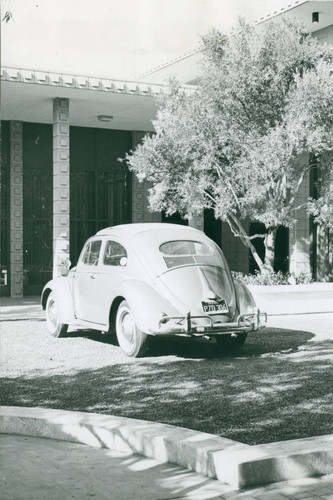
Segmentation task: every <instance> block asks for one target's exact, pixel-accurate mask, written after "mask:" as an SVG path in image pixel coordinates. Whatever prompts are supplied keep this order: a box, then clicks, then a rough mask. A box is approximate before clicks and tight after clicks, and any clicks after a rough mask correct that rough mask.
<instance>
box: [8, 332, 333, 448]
mask: <svg viewBox="0 0 333 500" xmlns="http://www.w3.org/2000/svg"><path fill="white" fill-rule="evenodd" d="M74 335H81V336H82V335H83V336H85V338H87V341H88V342H90V341H92V342H91V356H94V343H95V342H96V341H98V342H104V341H105V340H106V338H105V337H103V336H100V335H98V334H97V333H94V332H93V333H91V332H87V331H81V332H77V333H75V334H74ZM72 337H73V335H72ZM312 337H313V335H312V334H311V333H308V332H300V331H290V330H282V329H271V328H269V329H267V332H266V333H260V332H258V333H255V334H253V335H250V336H249V338H248V341H247V343H246V344H245V345H244V347H243V349H242V350H241V351H240V352H239V353H238V354H237V355H234V356H224V357H223V356H221V355H219V354H218V353H217V350H216V345H214V344H212V343H207V344H206V343H203V342H198V341H191V340H188V339H182V338H180V339H172V341H171V342H168V341H167V339H163V340H162V341H161V342H160V343H159V344H158V343H156V342H154V344H155V345H154V346H153V347H152V350H151V354H150V356H147V357H145V358H142V359H136V360H133V359H129V360H128V361H127V360H126V359H125V360H124V359H122V361H121V362H119V361H118V362H117V361H115V360H114V361H113V364H111V363H110V365H109V366H104V367H102V368H99V369H94V370H85V369H83V370H80V371H76V372H74V371H73V373H68V370H67V371H66V372H64V374H56V375H49V374H48V373H47V371H46V370H44V371H43V372H42V373H26V374H25V375H22V376H20V377H16V378H10V379H6V380H3V381H2V394H3V397H2V404H4V405H13V406H39V407H48V408H59V409H66V410H78V411H89V412H96V413H106V414H112V415H121V416H125V417H132V418H139V419H144V420H152V421H158V422H162V423H169V424H173V425H179V426H182V427H187V428H192V429H196V430H200V431H204V432H210V433H214V434H219V435H222V436H224V437H228V438H231V439H235V440H237V441H242V442H246V443H248V444H253V443H264V442H272V441H278V440H286V439H296V438H301V437H308V436H314V435H321V434H326V433H330V432H331V431H332V428H331V420H332V395H331V374H332V357H333V342H332V341H325V342H313V341H312V342H308V341H309V340H310V339H311V338H312ZM61 341H62V342H64V343H65V341H66V339H61ZM64 345H65V344H64ZM105 349H113V350H114V349H116V348H115V347H113V346H107V345H105ZM113 352H114V351H113ZM119 356H120V357H121V356H122V355H121V354H119Z"/></svg>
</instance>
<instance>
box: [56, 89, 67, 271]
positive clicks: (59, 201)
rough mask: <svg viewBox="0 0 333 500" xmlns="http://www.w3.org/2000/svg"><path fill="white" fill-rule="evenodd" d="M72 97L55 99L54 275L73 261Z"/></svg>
mask: <svg viewBox="0 0 333 500" xmlns="http://www.w3.org/2000/svg"><path fill="white" fill-rule="evenodd" d="M69 189H70V183H69V100H68V99H64V98H60V97H57V98H56V99H54V100H53V277H54V278H56V277H58V276H61V275H64V274H66V270H67V269H68V262H69Z"/></svg>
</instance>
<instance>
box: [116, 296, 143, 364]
mask: <svg viewBox="0 0 333 500" xmlns="http://www.w3.org/2000/svg"><path fill="white" fill-rule="evenodd" d="M116 333H117V339H118V342H119V345H120V347H121V349H122V350H123V351H124V353H125V354H127V356H131V357H133V358H138V357H140V356H143V355H144V354H145V353H146V352H147V349H148V343H149V336H148V335H147V334H146V333H144V332H142V331H141V330H140V329H139V328H138V327H137V326H136V324H135V321H134V317H133V314H132V313H131V310H130V308H129V305H128V303H127V302H126V300H123V302H122V303H121V304H120V306H119V308H118V311H117V317H116Z"/></svg>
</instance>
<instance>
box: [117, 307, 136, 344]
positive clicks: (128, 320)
mask: <svg viewBox="0 0 333 500" xmlns="http://www.w3.org/2000/svg"><path fill="white" fill-rule="evenodd" d="M120 327H121V332H122V334H123V336H124V338H125V340H126V341H127V342H129V343H130V344H133V341H134V335H135V323H134V320H133V317H132V315H131V314H130V313H128V312H123V314H122V316H121V319H120Z"/></svg>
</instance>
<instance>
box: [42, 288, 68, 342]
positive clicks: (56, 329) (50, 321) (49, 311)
mask: <svg viewBox="0 0 333 500" xmlns="http://www.w3.org/2000/svg"><path fill="white" fill-rule="evenodd" d="M46 324H47V328H48V330H49V332H50V334H51V335H53V337H62V336H64V335H65V333H66V332H67V329H68V325H66V324H64V323H61V322H60V321H59V314H58V304H57V299H56V296H55V294H54V293H53V292H51V293H50V295H49V296H48V298H47V302H46Z"/></svg>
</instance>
